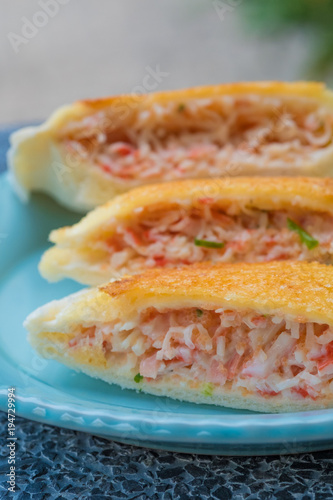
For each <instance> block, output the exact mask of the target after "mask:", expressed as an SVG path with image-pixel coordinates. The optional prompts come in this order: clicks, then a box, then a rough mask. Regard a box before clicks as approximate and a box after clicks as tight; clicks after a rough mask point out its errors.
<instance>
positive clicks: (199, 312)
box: [197, 309, 203, 318]
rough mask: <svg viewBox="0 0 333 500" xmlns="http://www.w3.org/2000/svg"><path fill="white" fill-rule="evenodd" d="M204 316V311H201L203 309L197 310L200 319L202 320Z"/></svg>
mask: <svg viewBox="0 0 333 500" xmlns="http://www.w3.org/2000/svg"><path fill="white" fill-rule="evenodd" d="M202 315H203V311H201V309H197V316H198V318H201V316H202Z"/></svg>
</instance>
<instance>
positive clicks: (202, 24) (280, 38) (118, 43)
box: [0, 0, 333, 124]
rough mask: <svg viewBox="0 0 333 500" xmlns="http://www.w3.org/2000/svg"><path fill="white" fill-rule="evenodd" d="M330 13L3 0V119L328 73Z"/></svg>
mask: <svg viewBox="0 0 333 500" xmlns="http://www.w3.org/2000/svg"><path fill="white" fill-rule="evenodd" d="M332 23H333V1H332V0H181V1H179V0H158V1H156V0H140V1H138V0H98V1H96V0H95V1H93V0H15V1H13V0H1V3H0V28H1V31H0V32H1V42H0V60H1V69H2V71H1V78H0V124H13V123H17V122H29V121H36V120H40V119H43V118H45V117H47V116H48V115H49V114H50V113H51V112H52V111H53V110H54V109H55V108H56V107H57V106H59V105H61V104H64V103H69V102H71V101H73V100H76V99H80V98H87V97H96V96H105V95H109V94H117V93H127V92H141V91H142V89H145V90H163V89H173V88H177V87H187V86H193V85H201V84H212V83H218V82H228V81H236V80H263V79H265V80H271V79H277V80H296V79H301V78H306V79H310V78H311V79H316V80H324V81H326V82H327V83H332V82H333V70H332V66H333V64H332V61H333V29H332ZM148 74H149V75H151V76H152V77H153V80H152V79H151V78H150V79H149V82H150V84H149V85H147V81H148V79H147V78H145V77H146V76H147V75H148ZM152 81H153V82H154V85H152V83H151V82H152ZM149 86H150V87H151V88H148V87H149Z"/></svg>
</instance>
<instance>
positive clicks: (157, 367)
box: [69, 308, 333, 399]
mask: <svg viewBox="0 0 333 500" xmlns="http://www.w3.org/2000/svg"><path fill="white" fill-rule="evenodd" d="M309 339H310V340H309ZM87 345H88V346H91V345H95V346H96V345H99V346H102V348H103V350H104V353H105V356H106V358H107V359H109V361H110V363H112V359H117V358H116V357H117V356H118V357H119V356H120V355H121V356H125V358H124V363H125V365H126V366H127V368H128V369H131V370H132V371H133V370H134V373H135V371H137V373H138V374H140V376H141V377H144V378H146V379H147V380H148V381H149V380H155V379H158V378H160V377H163V376H165V375H167V374H169V373H173V374H174V375H176V376H177V375H178V376H179V377H185V378H187V379H190V380H192V382H193V384H194V387H196V386H197V387H201V386H202V384H203V383H208V384H210V387H211V388H212V390H213V389H214V388H216V387H222V386H224V385H225V384H231V385H232V386H233V387H242V388H243V389H244V390H246V393H256V394H258V395H261V396H262V397H274V396H276V395H278V394H283V395H285V396H287V397H288V398H295V399H302V398H311V399H316V398H317V397H318V396H320V397H321V398H324V397H325V396H329V395H332V392H333V328H332V327H329V326H328V325H325V324H317V323H310V322H309V323H301V322H299V321H297V320H295V319H291V318H288V319H285V318H283V317H280V316H266V315H262V314H258V313H255V312H251V311H248V312H242V313H240V312H236V311H231V310H226V309H223V308H221V309H217V310H201V309H194V308H193V309H184V310H172V311H165V312H159V311H157V310H155V309H149V310H147V311H145V312H143V313H141V316H140V317H139V319H138V320H137V321H135V322H127V323H123V322H121V321H117V322H115V323H114V324H112V325H100V326H97V327H90V328H88V329H87V328H82V329H81V330H80V331H79V332H78V333H77V335H76V336H75V337H74V339H72V340H71V341H70V342H69V346H70V348H71V349H77V348H78V347H85V346H87ZM133 354H134V355H135V356H136V361H135V357H133ZM112 356H115V358H112ZM126 356H128V358H126ZM195 384H197V385H195Z"/></svg>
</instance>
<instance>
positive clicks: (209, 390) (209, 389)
mask: <svg viewBox="0 0 333 500" xmlns="http://www.w3.org/2000/svg"><path fill="white" fill-rule="evenodd" d="M213 392H214V384H211V383H208V384H204V388H203V391H202V394H203V395H204V396H212V395H213Z"/></svg>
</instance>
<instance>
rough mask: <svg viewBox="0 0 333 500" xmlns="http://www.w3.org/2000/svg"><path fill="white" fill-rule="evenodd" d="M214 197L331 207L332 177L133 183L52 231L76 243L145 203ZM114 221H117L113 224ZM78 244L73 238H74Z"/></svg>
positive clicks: (271, 205) (165, 204) (276, 206)
mask: <svg viewBox="0 0 333 500" xmlns="http://www.w3.org/2000/svg"><path fill="white" fill-rule="evenodd" d="M206 198H211V199H212V200H213V202H214V204H216V205H217V206H221V207H223V206H226V205H228V204H230V203H233V202H236V203H239V205H240V206H244V205H245V206H247V207H249V208H258V209H263V210H283V209H287V210H288V209H289V210H297V209H299V210H304V211H318V212H328V213H333V180H332V179H325V178H313V177H225V178H215V179H197V180H183V181H178V182H166V183H162V184H153V185H148V186H142V187H139V188H135V189H132V190H131V191H129V192H128V193H124V194H123V195H121V196H118V197H116V198H115V199H114V200H111V201H110V202H108V203H106V204H105V205H103V206H101V207H98V208H97V209H95V210H94V211H92V212H90V213H89V214H88V215H87V216H86V217H85V218H83V219H82V220H81V221H80V222H79V223H78V224H76V225H74V226H72V227H64V228H61V229H57V230H55V231H52V233H51V235H50V240H51V241H52V242H54V243H59V244H66V242H67V240H68V243H69V244H71V243H72V244H73V243H74V238H78V241H79V240H80V238H83V237H85V236H87V237H88V236H89V234H90V233H92V232H95V231H96V230H99V228H100V227H102V226H103V225H104V224H106V223H108V227H109V228H110V229H111V230H112V226H113V227H114V228H115V227H116V225H117V223H119V222H120V221H126V220H131V218H133V215H134V214H135V213H136V211H137V210H139V209H141V208H143V207H149V206H159V208H163V209H165V210H168V208H170V207H171V206H172V205H174V204H179V205H180V206H184V207H191V206H196V205H198V204H200V200H203V199H206ZM112 221H113V224H112ZM74 244H75V243H74Z"/></svg>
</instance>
